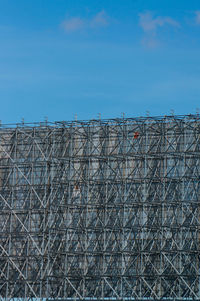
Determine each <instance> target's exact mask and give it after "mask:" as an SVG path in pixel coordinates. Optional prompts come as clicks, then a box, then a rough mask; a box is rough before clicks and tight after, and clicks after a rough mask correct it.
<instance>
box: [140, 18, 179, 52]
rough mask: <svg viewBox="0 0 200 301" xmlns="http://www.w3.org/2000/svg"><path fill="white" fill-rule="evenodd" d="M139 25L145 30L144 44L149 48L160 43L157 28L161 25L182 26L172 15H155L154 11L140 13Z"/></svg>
mask: <svg viewBox="0 0 200 301" xmlns="http://www.w3.org/2000/svg"><path fill="white" fill-rule="evenodd" d="M139 25H140V26H141V28H142V29H143V31H144V37H143V39H142V44H143V45H144V46H146V47H147V48H155V47H157V46H158V45H159V44H160V43H159V41H158V39H157V38H156V33H157V29H158V28H159V27H163V26H165V25H170V26H172V27H180V24H179V23H178V22H177V21H176V20H174V19H172V18H170V17H162V16H158V17H154V15H153V14H152V12H145V13H141V14H139Z"/></svg>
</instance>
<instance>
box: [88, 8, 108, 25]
mask: <svg viewBox="0 0 200 301" xmlns="http://www.w3.org/2000/svg"><path fill="white" fill-rule="evenodd" d="M108 24H109V22H108V16H107V15H106V13H105V11H104V10H102V11H100V12H99V13H98V14H96V16H94V18H93V19H92V20H91V22H90V26H92V27H104V26H107V25H108Z"/></svg>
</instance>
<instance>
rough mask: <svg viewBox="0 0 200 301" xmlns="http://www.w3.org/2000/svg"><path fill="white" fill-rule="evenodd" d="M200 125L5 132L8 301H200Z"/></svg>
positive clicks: (0, 267) (174, 120)
mask: <svg viewBox="0 0 200 301" xmlns="http://www.w3.org/2000/svg"><path fill="white" fill-rule="evenodd" d="M199 201H200V119H199V116H198V115H188V116H166V117H158V118H150V117H147V118H132V119H131V118H129V119H115V120H91V121H74V122H56V123H54V124H47V123H46V124H34V125H30V124H24V125H23V124H21V125H16V126H14V127H13V126H2V127H1V129H0V298H1V299H2V300H10V299H12V300H13V299H14V300H17V299H19V298H21V299H20V300H36V299H37V300H180V301H181V300H200V260H199V255H200V254H199V250H200V245H199V242H200V202H199Z"/></svg>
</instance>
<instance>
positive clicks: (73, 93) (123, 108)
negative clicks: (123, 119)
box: [0, 0, 200, 123]
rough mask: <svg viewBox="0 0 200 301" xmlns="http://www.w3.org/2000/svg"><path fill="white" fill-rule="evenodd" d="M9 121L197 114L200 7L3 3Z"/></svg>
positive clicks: (130, 0)
mask: <svg viewBox="0 0 200 301" xmlns="http://www.w3.org/2000/svg"><path fill="white" fill-rule="evenodd" d="M0 105H1V109H0V112H1V113H0V119H1V120H2V122H3V123H15V122H20V121H21V120H22V118H24V120H25V121H26V122H32V121H42V120H44V119H45V118H46V117H48V120H49V121H55V120H73V119H74V118H75V115H77V118H78V119H93V118H97V117H98V114H99V113H101V117H102V118H115V117H120V116H121V115H122V113H124V114H125V116H127V117H132V116H133V117H134V116H145V115H146V112H147V111H149V114H150V115H151V116H154V115H163V114H164V115H165V114H170V112H171V110H174V112H175V114H189V113H195V112H196V109H197V108H198V107H200V1H199V0H198V1H195V0H191V1H188V0H182V1H178V0H176V1H174V0H173V1H172V0H162V1H155V0H148V1H144V0H101V1H100V0H34V1H32V0H28V1H27V0H6V1H5V0H0Z"/></svg>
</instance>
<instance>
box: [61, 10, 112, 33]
mask: <svg viewBox="0 0 200 301" xmlns="http://www.w3.org/2000/svg"><path fill="white" fill-rule="evenodd" d="M108 25H109V17H108V16H107V14H106V13H105V11H104V10H102V11H100V12H99V13H97V14H96V15H95V16H94V17H92V18H91V19H84V18H80V17H73V18H68V19H66V20H64V21H63V22H62V24H61V27H62V28H63V29H64V30H65V32H67V33H71V32H75V31H80V30H81V29H89V28H94V27H105V26H108Z"/></svg>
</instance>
